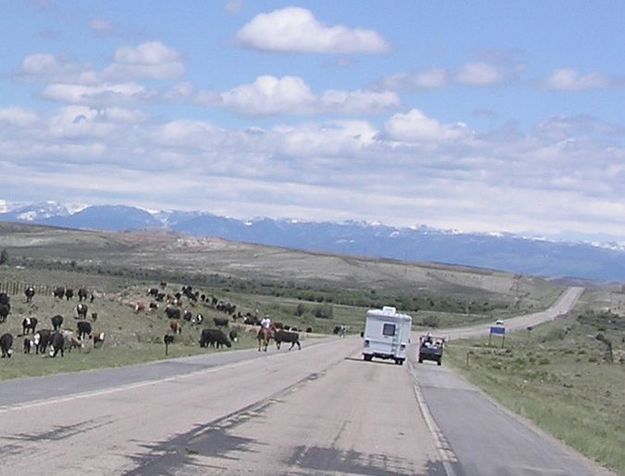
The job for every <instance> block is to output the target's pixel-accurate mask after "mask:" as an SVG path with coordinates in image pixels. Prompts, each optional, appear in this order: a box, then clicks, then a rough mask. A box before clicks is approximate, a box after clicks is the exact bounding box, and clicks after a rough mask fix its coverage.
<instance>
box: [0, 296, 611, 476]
mask: <svg viewBox="0 0 625 476" xmlns="http://www.w3.org/2000/svg"><path fill="white" fill-rule="evenodd" d="M570 292H572V291H569V293H570ZM577 295H579V294H577ZM565 296H569V297H566V298H563V299H565V300H564V301H562V300H561V301H559V302H564V303H566V302H568V303H569V304H567V305H570V303H571V302H572V301H568V299H573V298H574V294H566V295H565ZM573 300H574V299H573ZM560 306H561V305H560V304H558V305H556V308H555V309H553V310H552V311H550V312H547V313H546V314H544V315H542V317H540V316H539V317H540V318H541V319H543V318H544V319H548V318H552V317H553V316H554V315H557V314H559V313H560V312H562V310H563V308H562V307H560ZM562 306H564V304H562ZM554 313H556V314H554ZM534 318H535V316H534V317H532V316H529V319H534ZM515 319H518V321H515V323H516V324H517V325H518V326H521V327H520V328H523V327H522V326H524V325H525V323H524V322H523V321H522V320H521V319H519V318H515ZM510 321H512V320H510ZM510 321H508V322H510ZM476 331H477V330H476ZM360 351H361V340H360V339H359V338H358V337H355V336H352V337H348V338H346V339H338V338H328V339H321V340H316V341H313V340H307V341H304V348H303V350H301V351H296V350H293V351H290V352H287V351H286V350H284V349H283V350H282V351H280V352H277V351H276V350H275V349H272V350H271V351H270V352H269V353H267V354H265V353H260V354H259V353H258V352H256V351H255V350H252V351H249V350H246V351H236V352H222V353H217V354H211V355H206V356H199V357H192V358H185V359H176V360H173V359H172V360H169V361H163V362H158V363H153V364H147V365H140V366H134V367H127V368H119V369H108V370H98V371H91V372H82V373H79V374H71V375H59V376H51V377H41V378H34V379H21V380H11V381H7V382H3V383H1V384H0V428H1V430H0V461H1V463H2V464H1V465H0V475H5V474H6V475H16V474H19V475H28V474H36V473H37V474H39V473H41V472H42V471H43V472H45V473H48V474H64V475H74V474H76V475H78V474H80V475H83V474H98V475H99V474H102V475H119V474H128V475H143V474H145V475H197V474H224V475H229V474H250V475H282V474H290V475H309V474H315V475H317V474H318V475H326V474H353V475H373V476H378V475H379V476H391V475H445V474H448V475H450V476H456V475H458V476H461V475H491V474H492V475H512V476H516V475H520V476H525V475H539V474H540V475H543V474H555V475H559V474H575V475H582V476H583V475H590V474H599V473H600V472H601V471H600V468H597V467H596V466H593V465H592V464H591V463H589V462H588V461H586V460H585V459H584V458H582V457H581V456H579V455H577V454H576V453H574V452H573V451H571V450H569V449H567V448H566V447H564V446H563V445H561V444H560V443H558V442H556V441H554V440H553V439H551V438H550V437H548V436H545V435H543V434H542V433H541V432H539V431H537V430H535V429H534V428H533V427H532V426H531V425H530V424H527V423H525V422H522V421H520V420H519V419H518V418H516V417H515V416H513V415H511V414H509V413H508V412H507V411H506V410H504V409H502V408H501V407H499V406H498V405H496V404H495V403H493V402H492V401H491V400H490V399H489V398H488V397H486V396H484V395H483V394H482V393H481V392H479V391H478V390H477V389H475V388H473V387H471V386H470V385H468V384H466V383H465V382H464V381H463V380H462V379H460V378H459V377H457V376H456V375H454V374H453V373H452V372H451V371H450V370H448V369H446V368H445V367H444V366H443V367H438V366H436V365H431V364H429V363H426V364H422V365H419V364H414V362H411V363H410V364H409V365H404V366H397V365H394V364H392V363H388V362H383V361H376V360H374V361H373V362H364V361H362V360H361V355H360ZM414 354H415V349H414V347H413V349H412V352H411V358H412V359H414Z"/></svg>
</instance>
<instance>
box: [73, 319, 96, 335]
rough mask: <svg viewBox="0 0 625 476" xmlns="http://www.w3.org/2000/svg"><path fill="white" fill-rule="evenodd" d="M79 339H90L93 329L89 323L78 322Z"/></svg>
mask: <svg viewBox="0 0 625 476" xmlns="http://www.w3.org/2000/svg"><path fill="white" fill-rule="evenodd" d="M76 327H77V330H78V332H77V334H78V338H79V339H80V340H82V339H83V338H85V337H90V336H91V332H92V328H91V323H90V322H89V321H78V322H77V323H76Z"/></svg>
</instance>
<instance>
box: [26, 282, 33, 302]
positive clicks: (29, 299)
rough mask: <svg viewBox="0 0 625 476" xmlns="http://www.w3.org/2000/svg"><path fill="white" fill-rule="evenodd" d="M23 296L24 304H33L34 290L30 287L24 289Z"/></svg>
mask: <svg viewBox="0 0 625 476" xmlns="http://www.w3.org/2000/svg"><path fill="white" fill-rule="evenodd" d="M24 295H25V296H26V302H33V296H34V295H35V288H34V287H32V286H28V287H27V288H26V289H24Z"/></svg>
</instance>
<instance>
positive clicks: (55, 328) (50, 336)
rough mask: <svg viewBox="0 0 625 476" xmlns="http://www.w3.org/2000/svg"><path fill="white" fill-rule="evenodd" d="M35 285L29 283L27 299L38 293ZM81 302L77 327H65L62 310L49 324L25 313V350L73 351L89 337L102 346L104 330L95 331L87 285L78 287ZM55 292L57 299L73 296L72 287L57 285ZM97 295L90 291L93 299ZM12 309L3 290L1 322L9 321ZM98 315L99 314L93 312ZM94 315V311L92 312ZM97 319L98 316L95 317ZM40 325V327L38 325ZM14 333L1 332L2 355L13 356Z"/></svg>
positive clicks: (77, 310) (28, 302) (0, 296)
mask: <svg viewBox="0 0 625 476" xmlns="http://www.w3.org/2000/svg"><path fill="white" fill-rule="evenodd" d="M35 294H36V293H35V288H34V287H33V286H27V287H26V289H25V290H24V295H25V297H26V303H27V304H32V303H33V298H34V296H35ZM77 295H78V298H79V303H78V305H77V306H76V319H78V320H77V322H76V331H74V330H70V329H64V328H63V322H64V318H63V316H62V315H60V314H56V315H54V316H52V317H51V318H50V326H51V329H49V328H43V329H42V328H41V326H40V322H39V320H38V319H37V318H36V317H34V316H32V315H29V316H25V317H24V318H23V319H22V334H21V336H16V337H22V338H23V350H24V353H25V354H31V353H34V354H46V353H47V354H48V355H49V356H50V357H56V356H57V355H58V354H59V352H60V354H61V356H63V355H64V354H65V351H66V350H67V351H71V350H72V349H75V348H84V347H85V345H86V343H87V342H88V341H92V342H93V346H94V347H99V346H101V345H102V344H103V342H104V340H105V334H104V332H98V333H97V334H94V333H93V329H92V325H91V322H89V321H88V320H86V319H87V305H86V304H84V303H83V302H82V301H86V300H87V298H88V296H89V293H88V292H87V290H86V289H85V288H80V289H79V290H78V293H77ZM53 296H54V298H56V299H66V300H68V301H69V300H72V299H73V297H74V291H73V289H70V288H64V287H57V288H55V289H54V290H53ZM93 300H94V295H93V294H91V302H93ZM10 313H11V296H9V295H8V294H7V293H5V292H0V316H1V317H0V323H4V322H6V320H7V318H8V317H9V314H10ZM94 315H95V316H97V314H95V313H94ZM92 317H93V315H92ZM94 320H95V319H94ZM38 327H39V328H38ZM13 341H14V337H13V334H11V333H10V332H4V333H3V334H2V335H0V351H1V352H2V358H10V357H11V356H12V355H13Z"/></svg>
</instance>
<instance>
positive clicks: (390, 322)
mask: <svg viewBox="0 0 625 476" xmlns="http://www.w3.org/2000/svg"><path fill="white" fill-rule="evenodd" d="M411 327H412V317H410V316H409V315H408V314H402V313H399V312H397V309H395V308H394V307H391V306H384V307H383V308H382V309H370V310H369V311H367V322H366V323H365V332H364V333H363V337H364V347H363V349H362V356H363V358H364V359H365V360H367V361H369V360H371V359H372V358H373V357H378V358H380V359H394V360H395V363H396V364H398V365H402V364H403V363H404V360H406V355H407V353H408V345H409V344H410V331H411Z"/></svg>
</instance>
